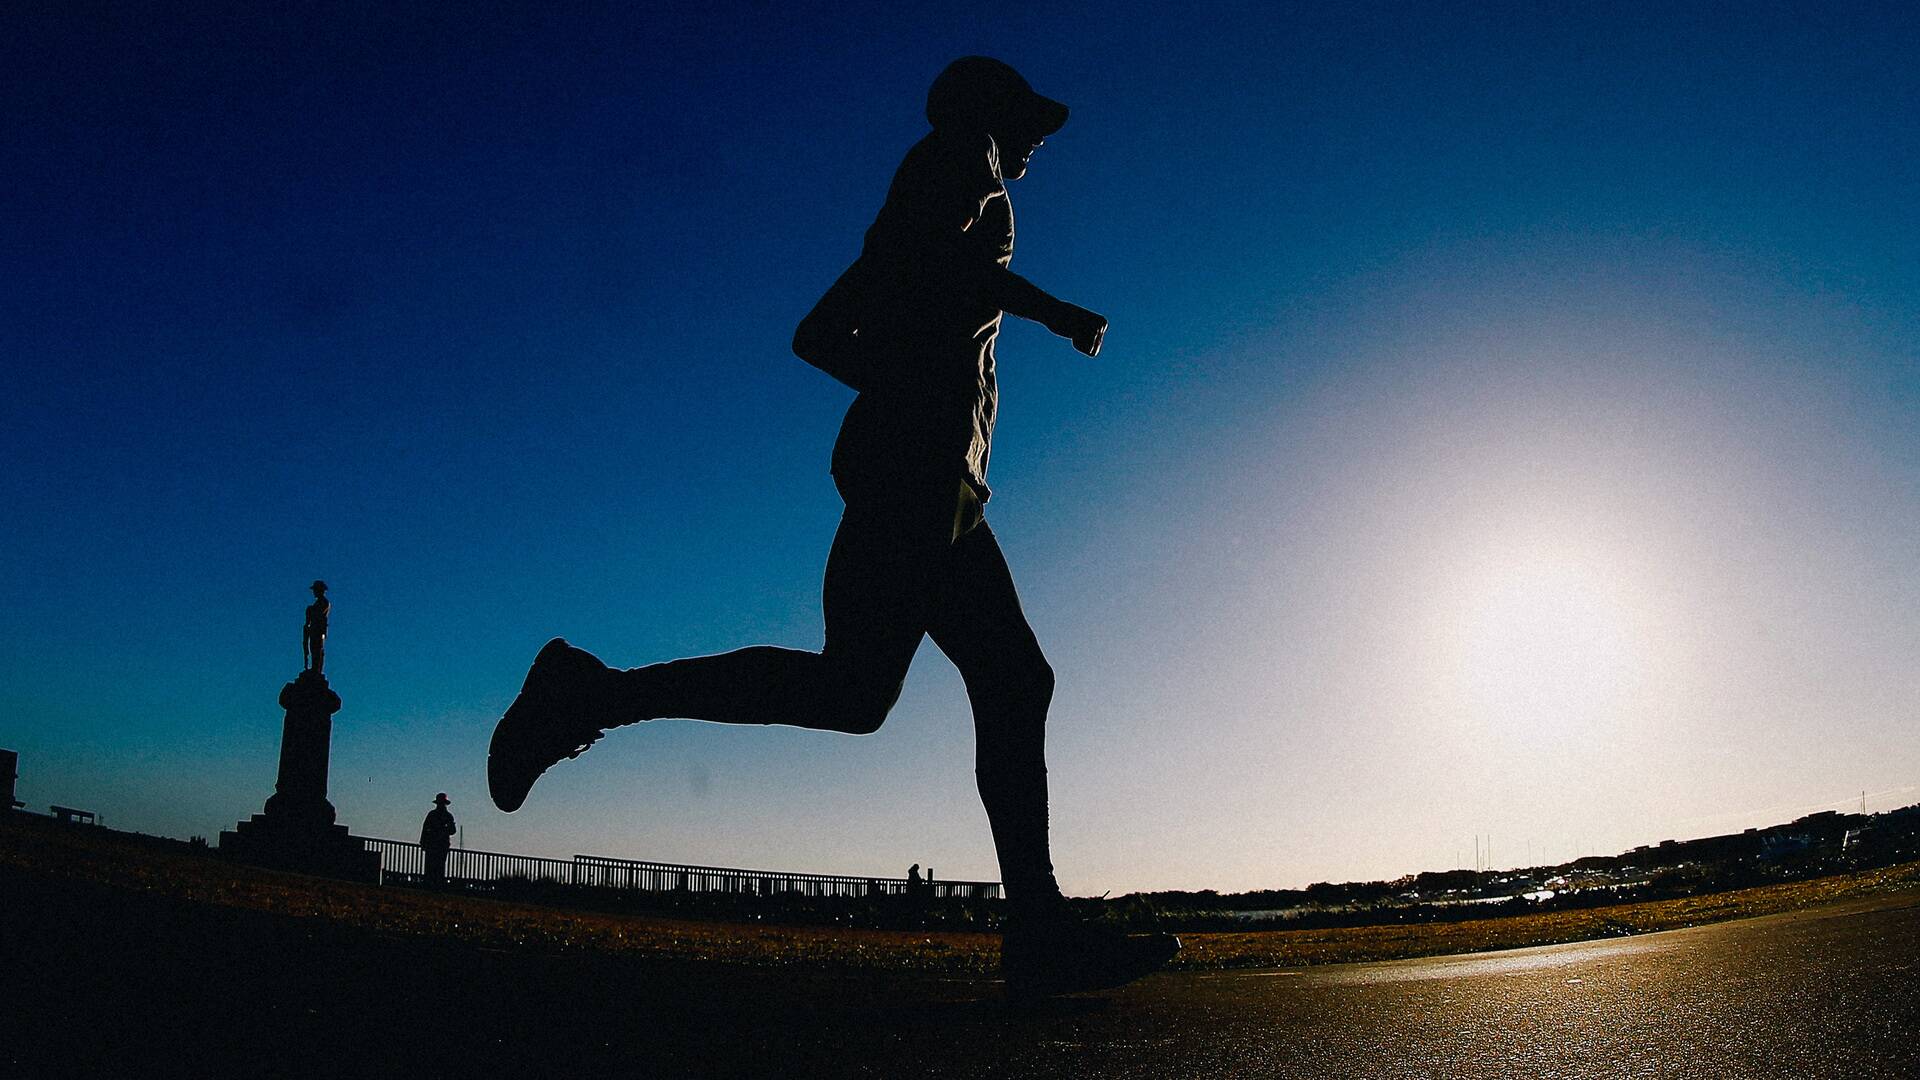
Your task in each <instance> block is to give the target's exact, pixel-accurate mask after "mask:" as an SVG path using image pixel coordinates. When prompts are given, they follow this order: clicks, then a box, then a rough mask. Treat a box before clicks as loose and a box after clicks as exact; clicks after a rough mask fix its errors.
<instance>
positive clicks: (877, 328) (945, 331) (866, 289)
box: [833, 131, 1013, 501]
mask: <svg viewBox="0 0 1920 1080" xmlns="http://www.w3.org/2000/svg"><path fill="white" fill-rule="evenodd" d="M969 219H971V224H968V220H969ZM1012 258H1013V208H1012V206H1011V205H1010V204H1009V203H1008V200H1007V192H1006V187H1005V185H1004V184H1003V183H1002V181H1001V176H1000V160H999V151H998V149H997V148H996V147H995V146H994V143H993V139H992V138H991V137H989V136H986V135H983V134H976V135H970V136H956V135H950V134H944V133H942V132H938V131H935V132H932V133H929V134H928V135H927V137H926V138H924V139H921V140H920V142H918V143H917V144H915V145H914V147H913V148H912V149H911V150H909V151H907V155H906V157H905V159H903V160H902V161H901V163H900V168H899V169H898V170H897V171H896V172H895V173H894V177H893V184H892V185H891V187H890V188H889V189H888V191H887V199H886V202H885V203H884V204H883V205H882V206H881V207H880V212H879V214H877V215H876V216H875V218H874V222H873V225H872V226H871V227H869V228H868V229H867V235H866V243H865V244H864V245H863V247H862V248H861V253H860V258H859V260H858V261H857V262H856V263H855V264H854V267H853V268H852V269H851V270H850V271H849V273H850V274H855V275H858V277H859V279H860V281H859V288H858V289H856V292H857V294H858V295H859V296H860V301H859V306H860V308H861V310H860V312H859V315H858V319H859V337H860V339H861V341H862V346H861V350H862V352H863V353H864V354H865V355H866V356H867V357H868V358H869V359H868V365H867V366H868V369H869V373H870V374H869V385H868V386H866V387H864V388H863V389H862V392H861V393H860V396H859V397H857V398H855V399H854V402H853V405H852V406H851V407H850V408H849V409H848V410H847V416H846V419H845V420H844V421H843V422H842V423H841V426H840V437H839V439H838V440H837V441H836V442H835V443H834V448H833V473H834V475H835V476H837V477H839V478H840V479H842V480H843V481H844V480H851V481H855V482H859V481H861V480H868V479H872V480H879V481H882V482H884V483H898V482H902V481H905V482H912V481H916V480H927V481H939V480H948V481H949V482H951V478H955V477H957V478H959V479H963V480H965V481H966V482H967V484H968V485H970V486H971V487H973V489H974V490H975V491H976V492H977V493H978V494H979V497H980V499H981V500H982V501H985V500H986V499H987V498H988V496H989V494H990V492H989V490H988V488H987V464H988V459H989V457H990V456H991V454H992V448H993V428H994V422H995V420H996V417H997V413H998V410H999V386H998V383H997V381H996V379H995V374H994V341H995V339H996V338H997V337H998V336H999V333H1000V317H1001V316H1000V308H999V307H998V305H997V304H995V303H993V302H992V301H990V300H988V299H986V294H987V273H985V272H986V271H989V270H990V268H991V267H992V266H993V264H995V263H997V264H998V265H999V266H1001V267H1005V266H1006V265H1007V264H1008V263H1009V262H1011V261H1012Z"/></svg>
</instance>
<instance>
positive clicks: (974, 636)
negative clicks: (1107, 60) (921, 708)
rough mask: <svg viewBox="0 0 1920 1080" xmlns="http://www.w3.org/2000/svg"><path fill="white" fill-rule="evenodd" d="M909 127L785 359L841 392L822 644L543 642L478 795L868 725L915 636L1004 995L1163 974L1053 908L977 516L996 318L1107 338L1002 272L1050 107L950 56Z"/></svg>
mask: <svg viewBox="0 0 1920 1080" xmlns="http://www.w3.org/2000/svg"><path fill="white" fill-rule="evenodd" d="M926 114H927V120H928V122H929V123H930V124H931V126H932V130H931V131H929V132H928V133H927V135H926V136H925V137H924V138H922V139H921V140H920V141H919V142H918V143H916V144H915V145H914V146H913V147H912V149H910V150H908V151H907V153H906V156H905V158H904V159H903V160H902V161H901V163H900V167H899V169H898V170H897V171H896V172H895V173H894V177H893V183H892V185H891V186H890V187H889V189H888V191H887V197H886V201H885V202H884V204H883V205H882V206H881V207H880V211H879V213H878V214H877V215H876V217H875V218H874V221H873V224H872V226H871V227H870V228H868V229H867V232H866V240H865V243H864V245H863V246H862V249H861V253H860V257H859V259H858V260H856V261H855V262H854V264H853V265H852V266H851V267H849V268H848V269H847V271H846V272H845V273H843V274H842V275H841V276H840V278H839V280H837V281H836V282H834V284H833V286H832V287H831V288H830V289H828V290H827V292H826V295H825V296H823V297H822V298H821V300H820V302H819V303H818V304H816V305H815V306H814V309H813V310H812V311H811V312H810V313H808V315H807V317H806V318H805V319H804V320H802V321H801V323H800V327H799V329H798V330H797V331H796V332H795V334H794V339H793V349H794V352H795V353H796V354H798V355H799V356H800V358H801V359H803V360H805V361H807V362H808V363H810V364H812V365H814V366H815V367H818V368H820V369H821V370H823V371H825V372H827V373H828V374H829V375H832V376H833V377H834V378H836V379H838V380H840V381H841V382H843V383H845V384H846V385H847V386H849V387H851V388H852V389H853V390H854V391H856V392H857V394H858V396H857V397H856V398H855V399H854V402H853V404H852V406H851V407H850V408H849V409H848V410H847V416H846V420H845V421H844V423H843V424H842V425H841V428H840V436H839V439H838V440H837V441H836V442H835V444H834V449H833V465H832V473H833V477H834V483H835V486H836V487H837V488H838V489H839V492H840V496H841V499H842V500H843V501H844V502H845V504H846V510H845V513H844V514H843V515H842V517H841V519H840V527H839V530H838V532H837V533H836V534H835V535H834V540H833V549H832V552H831V554H829V556H828V558H827V570H826V582H825V585H824V587H823V589H822V597H821V600H822V608H823V609H824V615H825V620H826V646H825V648H824V649H823V650H822V651H821V652H817V653H816V652H805V651H801V650H797V649H784V648H777V647H773V646H756V647H753V648H746V649H740V650H737V651H734V652H730V653H725V654H722V655H718V656H705V657H698V658H694V659H688V660H675V661H671V662H668V663H662V664H653V665H649V666H646V667H640V668H634V669H631V670H628V671H615V670H611V669H609V668H608V667H607V666H606V665H604V664H602V663H601V662H600V661H599V660H598V659H597V658H595V657H594V656H593V655H592V654H590V653H587V652H585V651H583V650H581V649H577V648H574V647H572V646H570V645H569V644H567V642H566V641H565V640H563V639H560V638H555V639H554V640H552V641H550V642H548V643H547V645H546V647H545V648H543V649H542V650H541V651H540V654H539V656H537V657H536V658H535V659H534V663H533V667H532V670H530V671H529V672H528V673H527V678H526V682H525V684H524V685H523V687H522V689H521V692H520V696H519V697H518V698H516V699H515V700H514V702H513V705H512V706H511V707H510V708H509V709H508V710H507V713H506V715H505V716H504V717H502V718H501V720H500V722H499V724H498V725H497V726H496V727H495V729H494V733H493V741H492V743H491V745H490V747H489V750H488V757H487V782H488V787H489V789H490V790H491V792H492V795H493V800H494V803H495V804H496V805H497V806H499V807H500V809H502V810H505V811H508V812H512V811H513V810H515V809H517V808H518V807H519V806H520V805H521V803H522V802H523V801H525V799H526V796H527V792H528V790H529V789H530V788H531V787H532V785H533V782H534V781H535V780H536V779H538V778H539V776H540V774H541V773H543V772H544V771H546V769H547V768H549V767H550V766H552V765H554V764H556V763H558V762H559V761H561V760H563V759H565V758H571V757H576V756H578V755H579V754H580V753H582V752H583V751H585V750H586V749H587V748H588V747H589V746H590V745H592V743H593V742H594V741H595V740H596V739H598V738H600V736H601V735H602V734H603V729H605V728H610V727H615V726H619V725H622V724H630V723H635V722H637V721H642V720H652V719H658V718H664V717H687V718H692V719H696V720H709V721H714V722H717V723H728V724H789V725H793V726H796V727H804V728H813V729H817V730H823V731H839V732H846V733H849V734H856V735H864V734H868V733H871V732H873V731H875V730H877V729H878V728H879V727H880V725H881V723H882V721H884V720H885V719H886V716H887V713H888V711H889V710H890V709H892V707H893V704H894V702H895V700H896V699H897V698H898V697H899V695H900V689H901V685H902V683H903V682H904V680H905V678H906V674H907V668H908V666H909V664H910V663H911V662H912V660H913V654H914V651H915V650H916V649H917V648H918V647H919V643H920V639H921V638H922V637H924V636H927V635H931V636H932V637H933V640H934V643H935V644H936V645H938V646H939V647H940V649H941V651H942V652H944V653H946V654H947V657H948V658H949V659H950V660H952V661H953V663H954V664H955V666H957V667H958V668H959V669H960V673H961V675H962V676H963V677H964V679H965V681H966V686H967V695H968V697H969V699H970V700H971V702H972V704H973V718H974V732H975V776H976V779H977V782H978V786H979V791H980V799H981V802H982V804H983V805H984V806H985V808H986V811H987V819H988V822H989V825H990V827H991V829H992V833H993V840H994V846H995V849H996V852H997V854H998V856H999V861H1000V872H1001V878H1002V880H1003V881H1004V883H1005V887H1006V895H1007V904H1008V908H1007V910H1008V919H1007V928H1006V935H1005V938H1004V941H1003V947H1002V953H1001V959H1002V967H1003V970H1004V971H1005V974H1006V977H1007V983H1008V988H1009V990H1010V991H1012V992H1014V993H1016V994H1023V995H1025V994H1049V993H1064V992H1070V991H1074V990H1090V989H1097V988H1100V987H1105V986H1113V985H1117V984H1119V983H1122V982H1126V981H1128V980H1130V979H1134V978H1138V977H1139V976H1141V975H1143V974H1146V973H1147V972H1149V971H1152V970H1154V969H1155V968H1157V967H1159V966H1161V965H1162V964H1164V963H1165V962H1166V961H1167V960H1168V959H1169V958H1171V957H1172V955H1173V953H1174V952H1175V951H1176V950H1177V949H1178V948H1179V942H1178V941H1176V940H1174V939H1173V938H1171V937H1168V936H1165V935H1147V936H1134V937H1128V936H1124V935H1120V934H1117V933H1113V932H1110V931H1107V930H1103V929H1100V928H1097V927H1094V926H1091V925H1089V924H1087V923H1084V922H1081V921H1080V920H1077V919H1075V918H1074V917H1072V916H1071V915H1070V914H1069V913H1068V912H1067V910H1066V905H1065V902H1064V900H1063V898H1062V897H1061V894H1060V888H1059V885H1058V884H1057V882H1056V881H1055V878H1054V872H1053V862H1052V856H1051V852H1050V848H1049V843H1048V836H1047V768H1046V761H1045V753H1044V746H1045V734H1046V720H1047V708H1048V704H1049V703H1050V701H1051V700H1052V696H1053V684H1054V679H1053V669H1052V668H1051V667H1050V666H1048V663H1047V660H1046V657H1045V656H1044V655H1043V654H1042V652H1041V650H1040V645H1039V642H1038V641H1037V640H1036V639H1035V637H1034V633H1033V629H1032V627H1030V626H1029V625H1028V623H1027V618H1026V615H1025V614H1024V613H1023V612H1022V611H1021V608H1020V598H1019V595H1018V593H1017V592H1016V591H1015V589H1014V584H1013V576H1012V574H1011V573H1010V572H1009V571H1008V569H1007V562H1006V559H1005V557H1004V556H1003V555H1002V553H1001V550H1000V544H999V541H998V540H997V539H996V538H995V537H994V533H993V530H992V529H991V528H989V527H988V525H987V523H986V520H985V506H986V503H987V500H988V499H989V498H990V497H991V495H992V492H991V491H990V490H989V488H988V487H987V464H988V457H989V453H990V450H991V444H992V439H993V429H994V422H995V418H996V416H997V413H998V408H999V389H998V384H997V381H996V376H995V363H996V361H995V356H994V343H995V340H996V338H997V337H998V335H999V332H1000V321H1001V316H1002V313H1007V314H1012V315H1015V316H1018V317H1021V318H1026V319H1031V320H1034V321H1037V322H1039V323H1041V324H1042V325H1044V326H1046V327H1047V328H1048V329H1049V330H1051V331H1053V332H1054V333H1055V334H1058V335H1060V336H1061V337H1064V338H1068V339H1069V340H1071V341H1072V343H1073V345H1074V347H1075V348H1076V349H1078V350H1079V351H1080V352H1082V353H1084V354H1086V355H1087V356H1094V355H1096V354H1097V353H1098V352H1099V351H1100V344H1101V340H1102V338H1103V337H1104V335H1105V334H1106V329H1107V320H1106V319H1105V318H1103V317H1101V316H1100V315H1098V314H1095V313H1094V312H1092V311H1089V310H1087V309H1086V308H1082V307H1079V306H1077V305H1074V304H1070V303H1067V302H1066V301H1063V300H1059V299H1056V298H1055V297H1053V296H1051V295H1050V294H1048V293H1047V292H1045V291H1043V290H1042V289H1040V288H1038V287H1037V286H1035V285H1034V284H1032V283H1031V282H1029V281H1027V280H1026V279H1025V278H1022V277H1020V276H1019V275H1018V274H1015V273H1013V271H1012V270H1010V269H1008V264H1009V263H1010V262H1011V260H1012V258H1013V210H1012V207H1011V205H1010V204H1009V200H1008V198H1007V191H1006V187H1005V182H1006V181H1009V180H1017V179H1019V178H1021V177H1022V176H1024V175H1026V172H1027V167H1028V163H1029V161H1030V159H1031V158H1032V156H1033V153H1034V151H1035V150H1037V149H1039V147H1040V146H1041V144H1042V143H1043V142H1044V141H1045V139H1046V138H1047V137H1048V136H1051V135H1052V134H1054V133H1055V132H1057V131H1059V130H1060V128H1061V126H1062V125H1063V124H1065V123H1066V120H1067V107H1066V106H1065V105H1062V104H1061V103H1060V102H1058V101H1054V100H1053V99H1051V98H1047V97H1043V96H1041V95H1040V94H1038V93H1036V92H1035V91H1034V90H1033V88H1032V87H1031V86H1029V85H1028V84H1027V81H1026V80H1025V79H1024V78H1022V77H1021V76H1020V75H1019V73H1017V72H1015V71H1014V70H1013V68H1011V67H1008V66H1007V65H1006V64H1003V63H1001V62H999V61H997V60H992V59H988V58H986V57H980V56H969V57H963V58H961V59H959V60H956V61H954V62H953V63H952V64H950V65H948V66H947V68H946V69H945V70H944V71H942V72H941V73H940V75H939V77H938V78H936V79H935V80H934V82H933V86H932V88H931V89H930V90H929V91H928V94H927V107H926Z"/></svg>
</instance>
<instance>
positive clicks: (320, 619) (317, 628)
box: [300, 581, 333, 675]
mask: <svg viewBox="0 0 1920 1080" xmlns="http://www.w3.org/2000/svg"><path fill="white" fill-rule="evenodd" d="M311 588H312V589H313V603H311V604H308V605H307V624H306V626H304V627H302V628H301V630H300V659H301V662H302V663H304V664H305V665H306V670H308V671H311V672H313V673H314V674H315V675H318V674H320V673H321V672H322V671H324V670H325V668H326V666H327V616H328V615H329V614H331V613H332V612H333V602H332V601H330V600H328V599H327V583H326V582H324V581H316V582H314V583H313V585H312V586H311Z"/></svg>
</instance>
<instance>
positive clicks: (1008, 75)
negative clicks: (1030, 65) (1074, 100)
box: [927, 56, 1067, 136]
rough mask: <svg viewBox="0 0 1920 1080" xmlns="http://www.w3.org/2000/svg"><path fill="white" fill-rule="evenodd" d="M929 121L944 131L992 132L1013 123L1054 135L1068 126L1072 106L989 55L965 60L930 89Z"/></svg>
mask: <svg viewBox="0 0 1920 1080" xmlns="http://www.w3.org/2000/svg"><path fill="white" fill-rule="evenodd" d="M927 122H928V123H929V124H932V125H933V126H934V127H936V128H940V129H943V130H954V129H959V130H971V131H990V130H993V129H996V128H999V127H1000V126H1001V125H1003V124H1009V123H1010V124H1013V125H1015V126H1017V127H1020V128H1022V129H1025V130H1026V131H1029V132H1031V133H1032V134H1034V135H1039V136H1046V135H1051V134H1053V133H1054V132H1056V131H1059V130H1060V128H1061V127H1062V126H1063V125H1064V124H1066V122H1067V107H1066V106H1065V105H1062V104H1061V103H1059V102H1058V101H1055V100H1053V99H1052V98H1050V97H1045V96H1043V95H1041V94H1038V93H1036V92H1034V89H1033V87H1032V86H1030V85H1028V84H1027V80H1025V79H1023V78H1021V77H1020V73H1019V72H1017V71H1015V70H1013V68H1011V67H1009V66H1007V65H1006V64H1004V63H1002V62H1000V61H998V60H995V59H994V58H992V57H990V56H963V57H961V58H960V59H958V60H955V61H954V62H953V63H951V64H948V65H947V66H946V69H945V70H944V71H942V72H940V74H939V75H938V76H936V77H935V78H934V80H933V86H932V87H931V88H930V89H928V90H927Z"/></svg>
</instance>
